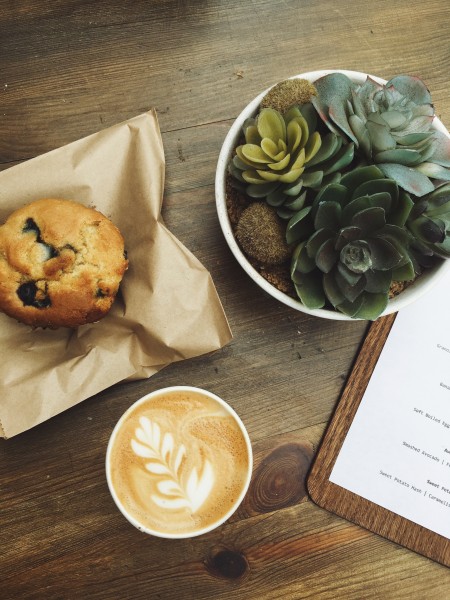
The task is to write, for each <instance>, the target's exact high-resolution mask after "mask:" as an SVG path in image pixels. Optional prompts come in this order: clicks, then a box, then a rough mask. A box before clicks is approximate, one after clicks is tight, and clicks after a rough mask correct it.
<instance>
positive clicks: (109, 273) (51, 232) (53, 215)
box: [0, 199, 128, 329]
mask: <svg viewBox="0 0 450 600" xmlns="http://www.w3.org/2000/svg"><path fill="white" fill-rule="evenodd" d="M127 267H128V261H127V259H126V255H125V251H124V240H123V237H122V235H121V233H120V231H119V230H118V229H117V227H116V226H115V225H114V224H113V223H112V222H111V221H110V220H109V219H107V218H106V217H105V216H104V215H102V214H101V213H99V212H98V211H96V210H94V209H92V208H87V207H85V206H83V205H82V204H79V203H77V202H73V201H72V200H54V199H43V200H37V201H35V202H32V203H31V204H28V205H27V206H24V207H23V208H20V209H18V210H16V211H15V212H14V213H12V214H11V215H10V217H9V218H8V220H7V221H6V222H5V223H4V224H3V225H2V226H1V227H0V311H2V312H4V313H6V314H7V315H9V316H10V317H12V318H14V319H16V320H18V321H21V322H22V323H26V324H28V325H32V326H34V327H49V328H52V329H56V328H58V327H77V326H78V325H83V324H84V323H92V322H94V321H98V320H99V319H101V318H102V317H104V316H105V315H106V314H107V313H108V311H109V309H110V308H111V305H112V303H113V302H114V299H115V297H116V294H117V291H118V289H119V284H120V282H121V279H122V277H123V274H124V272H125V270H126V269H127Z"/></svg>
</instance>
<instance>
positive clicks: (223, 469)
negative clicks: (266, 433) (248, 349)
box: [109, 390, 251, 534]
mask: <svg viewBox="0 0 450 600" xmlns="http://www.w3.org/2000/svg"><path fill="white" fill-rule="evenodd" d="M250 460H251V457H250V456H249V450H248V447H247V443H246V439H245V437H244V434H243V433H242V431H241V429H240V427H239V424H238V423H237V422H236V420H235V418H234V417H233V416H232V415H231V414H230V413H229V412H228V411H227V410H226V409H225V407H223V406H222V405H221V404H219V403H217V402H216V401H215V400H214V399H212V398H210V397H209V396H206V395H204V394H201V393H199V392H194V391H190V390H189V391H169V392H163V393H162V394H161V395H158V396H156V397H153V398H150V399H149V400H148V401H144V402H143V403H142V404H139V405H138V406H136V407H135V408H134V410H132V412H131V413H130V414H128V415H127V417H126V419H125V420H124V421H123V423H122V424H121V427H120V429H119V431H118V433H117V435H116V438H115V440H114V443H113V444H112V447H111V451H110V460H109V469H110V481H111V483H112V486H113V488H114V490H115V492H116V496H117V498H118V500H119V502H120V503H121V504H122V506H123V508H124V509H125V511H126V512H127V513H128V514H130V515H131V516H132V517H133V518H134V519H135V520H136V521H138V522H139V523H140V524H141V525H143V526H144V527H146V528H149V529H151V530H153V531H155V532H157V533H161V534H165V533H166V534H189V533H195V532H196V531H199V530H203V529H205V528H207V527H209V526H211V525H213V524H214V523H216V522H217V521H220V520H221V519H222V518H223V517H224V516H225V515H226V514H227V513H228V512H229V511H230V510H231V509H232V508H233V506H234V504H235V502H236V500H237V499H238V498H239V497H240V495H241V493H242V491H243V489H244V488H245V485H246V483H247V477H248V470H249V463H250Z"/></svg>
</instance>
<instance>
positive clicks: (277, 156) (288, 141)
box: [229, 103, 354, 218]
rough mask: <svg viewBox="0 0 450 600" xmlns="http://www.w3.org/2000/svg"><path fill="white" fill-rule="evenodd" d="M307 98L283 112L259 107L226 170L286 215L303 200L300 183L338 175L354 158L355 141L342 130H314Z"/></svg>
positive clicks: (248, 190)
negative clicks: (328, 131) (333, 131)
mask: <svg viewBox="0 0 450 600" xmlns="http://www.w3.org/2000/svg"><path fill="white" fill-rule="evenodd" d="M316 124H317V116H316V112H315V110H314V108H313V106H312V105H311V104H309V103H308V104H305V105H303V106H301V107H299V106H293V107H291V108H290V109H289V110H288V111H287V112H286V113H285V114H284V115H282V114H281V113H280V112H278V111H277V110H275V109H273V108H263V109H261V111H260V112H259V114H258V115H257V116H256V118H250V119H247V120H246V121H245V123H244V126H243V133H244V137H245V143H244V144H242V145H240V146H238V147H237V148H236V154H235V156H234V157H233V159H232V161H231V162H230V165H229V172H230V174H231V175H232V176H233V178H234V179H235V180H236V181H238V182H240V184H241V187H242V188H243V189H244V191H245V192H246V193H247V194H248V196H250V197H251V198H256V199H259V198H265V199H266V201H267V203H268V204H270V205H271V206H274V207H277V208H278V213H279V215H280V216H282V217H284V218H289V217H291V216H292V214H294V212H295V211H297V210H299V209H300V208H301V207H302V206H303V204H304V203H305V190H304V188H311V189H318V188H319V187H320V186H321V185H324V184H325V183H326V182H327V181H330V180H331V181H337V180H339V178H340V170H341V169H343V168H344V167H346V166H347V165H348V164H350V162H351V161H352V160H353V155H354V144H353V143H351V142H350V143H345V142H344V139H343V137H342V136H341V135H337V134H335V133H328V134H327V135H326V136H325V137H324V138H322V137H321V135H320V134H319V132H318V131H316Z"/></svg>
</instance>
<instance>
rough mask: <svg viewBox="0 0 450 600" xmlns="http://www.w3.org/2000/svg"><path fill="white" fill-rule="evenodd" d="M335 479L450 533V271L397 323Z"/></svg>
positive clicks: (442, 532) (335, 469)
mask: <svg viewBox="0 0 450 600" xmlns="http://www.w3.org/2000/svg"><path fill="white" fill-rule="evenodd" d="M330 481H331V482H333V483H334V484H336V485H339V486H341V487H343V488H345V489H347V490H349V491H351V492H353V493H355V494H357V495H359V496H361V497H363V498H366V499H367V500H370V501H371V502H374V503H375V504H377V505H379V506H382V507H384V508H386V509H388V510H390V511H392V512H394V513H396V514H398V515H401V516H402V517H404V518H406V519H408V520H410V521H413V522H414V523H417V524H419V525H421V526H423V527H425V528H427V529H429V530H431V531H433V532H435V533H438V534H439V535H441V536H444V537H445V538H448V539H450V273H449V272H448V271H447V273H446V275H445V276H444V277H443V279H442V280H441V281H440V282H439V283H438V284H437V285H436V286H435V287H433V288H432V290H430V291H429V292H428V293H427V294H426V295H425V296H423V297H422V298H420V299H419V300H417V301H416V302H415V303H413V304H411V305H409V306H407V307H405V308H403V309H402V310H401V311H400V312H399V314H398V315H397V318H396V320H395V322H394V325H393V327H392V329H391V332H390V334H389V336H388V338H387V341H386V344H385V346H384V348H383V351H382V353H381V355H380V357H379V359H378V362H377V365H376V367H375V369H374V372H373V374H372V377H371V379H370V381H369V384H368V386H367V389H366V392H365V394H364V396H363V398H362V400H361V403H360V405H359V407H358V410H357V413H356V415H355V418H354V420H353V422H352V425H351V427H350V429H349V431H348V433H347V436H346V438H345V440H344V443H343V446H342V448H341V450H340V452H339V455H338V457H337V460H336V463H335V465H334V467H333V470H332V472H331V475H330Z"/></svg>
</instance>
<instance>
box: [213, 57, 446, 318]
mask: <svg viewBox="0 0 450 600" xmlns="http://www.w3.org/2000/svg"><path fill="white" fill-rule="evenodd" d="M336 72H337V71H336V70H333V69H330V70H324V71H311V72H308V73H301V74H300V75H295V76H294V77H292V78H291V79H297V78H302V79H307V80H308V81H310V82H314V81H316V80H317V79H318V78H319V77H322V76H323V75H327V74H328V73H336ZM339 72H340V73H344V74H345V75H347V76H348V77H349V78H350V79H352V80H353V81H355V82H356V83H364V81H365V79H366V77H367V74H366V73H360V72H357V71H339ZM370 77H372V78H373V79H375V80H376V81H378V82H380V83H386V80H385V79H381V78H380V77H376V76H374V75H371V76H370ZM269 89H270V88H268V89H267V90H265V91H264V92H262V93H261V94H259V95H258V96H256V98H254V99H253V100H252V101H251V102H249V104H247V106H246V107H245V108H244V110H243V111H242V112H241V114H240V115H239V116H238V117H237V119H236V120H235V121H234V123H233V125H232V126H231V129H230V131H229V132H228V134H227V136H226V138H225V141H224V143H223V145H222V149H221V151H220V154H219V160H218V163H217V171H216V184H215V185H216V206H217V213H218V216H219V222H220V226H221V228H222V231H223V234H224V236H225V239H226V241H227V243H228V246H229V247H230V250H231V251H232V253H233V254H234V256H235V257H236V259H237V261H238V262H239V264H240V265H241V266H242V268H243V269H244V270H245V272H246V273H247V274H248V275H249V276H250V277H251V278H252V279H253V281H255V282H256V283H257V284H258V285H259V286H260V287H261V288H262V289H263V290H265V291H266V292H267V293H268V294H270V295H271V296H273V297H274V298H276V299H277V300H279V301H280V302H283V303H284V304H286V305H287V306H290V307H291V308H294V309H296V310H299V311H301V312H304V313H307V314H309V315H314V316H316V317H322V318H325V319H335V320H341V321H353V320H355V319H352V318H351V317H348V316H347V315H344V314H342V313H340V312H337V311H334V310H328V309H324V308H319V309H309V308H307V307H306V306H304V305H303V304H302V303H301V302H300V300H296V299H295V298H291V297H290V296H288V295H287V294H284V293H283V292H280V290H278V289H277V288H275V287H274V286H273V285H271V284H270V283H269V282H268V281H267V280H266V279H264V277H262V275H260V274H259V273H258V271H257V270H256V269H254V267H252V265H251V264H250V263H249V262H248V260H247V258H246V256H245V254H244V253H243V252H242V250H241V249H240V247H239V245H238V244H237V242H236V239H235V237H234V234H233V230H232V227H231V223H230V220H229V218H228V212H227V206H226V198H225V182H226V176H227V166H228V163H229V161H230V159H231V157H232V154H233V150H234V148H235V147H236V145H237V140H238V138H239V137H240V135H241V133H242V125H243V124H244V121H245V119H247V118H248V117H251V116H254V115H255V114H256V112H257V110H258V107H259V104H260V102H261V100H262V99H263V97H264V96H265V95H266V94H267V92H268V91H269ZM433 123H434V125H435V127H436V129H438V130H439V131H442V132H443V133H445V134H446V135H447V136H448V137H450V134H449V132H448V131H447V129H446V128H445V127H444V125H443V124H442V122H441V121H440V120H439V119H438V118H437V117H435V119H434V121H433ZM449 269H450V260H443V261H442V262H440V263H439V264H438V265H436V266H435V267H433V268H432V269H429V270H427V271H426V272H424V273H423V275H422V276H421V277H419V278H418V279H417V281H415V282H414V283H413V284H412V285H410V286H409V287H408V288H407V289H406V290H404V291H403V292H402V293H401V294H399V295H398V296H396V297H395V298H393V299H392V300H390V301H389V303H388V305H387V307H386V309H385V311H384V312H383V313H382V315H381V316H384V315H388V314H390V313H393V312H397V311H398V310H400V309H401V308H403V307H404V306H406V305H408V304H410V303H411V302H413V301H414V300H417V299H418V298H419V297H420V296H422V295H423V294H425V293H426V292H427V291H429V290H430V289H431V288H432V287H433V286H434V284H435V283H437V282H438V281H439V279H440V278H441V277H442V276H443V275H444V274H445V273H446V272H447V271H449Z"/></svg>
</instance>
